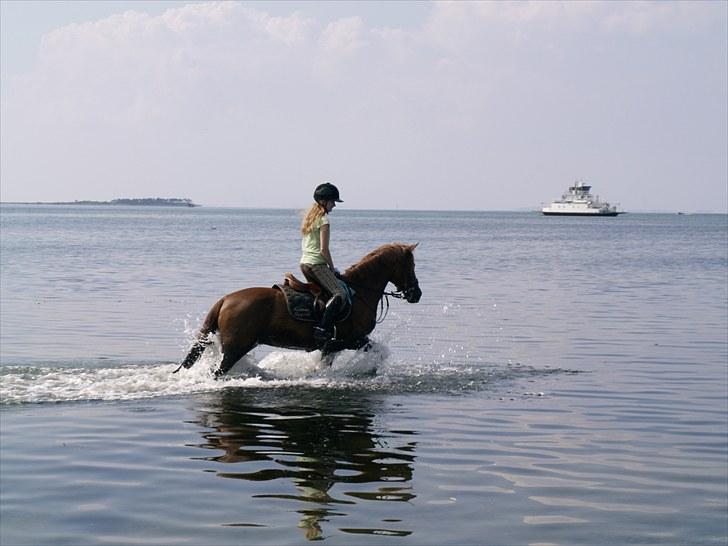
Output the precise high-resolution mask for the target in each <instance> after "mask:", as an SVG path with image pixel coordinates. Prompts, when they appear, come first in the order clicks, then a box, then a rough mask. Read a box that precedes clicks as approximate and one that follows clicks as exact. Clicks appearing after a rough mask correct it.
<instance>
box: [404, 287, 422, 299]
mask: <svg viewBox="0 0 728 546" xmlns="http://www.w3.org/2000/svg"><path fill="white" fill-rule="evenodd" d="M421 297H422V290H420V285H419V284H415V285H414V286H411V287H410V288H408V289H407V290H405V292H404V299H405V300H406V301H407V302H408V303H417V302H418V301H420V298H421Z"/></svg>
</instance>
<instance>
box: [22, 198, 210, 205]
mask: <svg viewBox="0 0 728 546" xmlns="http://www.w3.org/2000/svg"><path fill="white" fill-rule="evenodd" d="M20 204H22V205H126V206H133V207H138V206H152V207H199V206H200V205H198V204H196V203H193V202H192V199H188V198H180V197H142V198H128V197H125V198H121V199H112V200H111V201H57V202H54V203H43V202H36V203H20Z"/></svg>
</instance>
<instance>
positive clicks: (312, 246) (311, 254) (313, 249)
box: [301, 214, 329, 265]
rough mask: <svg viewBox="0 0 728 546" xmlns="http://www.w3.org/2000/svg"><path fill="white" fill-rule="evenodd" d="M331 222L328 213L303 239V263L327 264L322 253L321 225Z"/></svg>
mask: <svg viewBox="0 0 728 546" xmlns="http://www.w3.org/2000/svg"><path fill="white" fill-rule="evenodd" d="M328 223H329V217H328V215H326V214H324V215H323V216H322V217H321V218H320V219H319V221H318V222H316V225H315V226H314V228H313V229H312V230H311V231H309V232H308V233H307V234H306V235H304V236H303V238H302V239H301V263H302V264H308V265H318V264H325V263H326V260H324V257H323V256H322V255H321V226H323V225H324V224H328Z"/></svg>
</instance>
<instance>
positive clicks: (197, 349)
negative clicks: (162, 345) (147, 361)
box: [172, 339, 212, 373]
mask: <svg viewBox="0 0 728 546" xmlns="http://www.w3.org/2000/svg"><path fill="white" fill-rule="evenodd" d="M211 343H212V342H211V341H208V340H206V339H200V340H197V341H195V343H194V345H192V348H191V349H190V352H189V353H187V356H186V357H185V359H184V360H183V361H182V364H180V365H179V367H178V368H177V369H176V370H175V371H173V372H172V373H177V372H178V371H180V370H181V369H182V368H185V369H188V368H191V367H192V366H193V364H194V363H195V362H197V361H198V360H199V359H200V357H201V356H202V353H204V352H205V349H207V347H208V346H209V345H210V344H211Z"/></svg>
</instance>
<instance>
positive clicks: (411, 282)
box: [351, 273, 420, 324]
mask: <svg viewBox="0 0 728 546" xmlns="http://www.w3.org/2000/svg"><path fill="white" fill-rule="evenodd" d="M351 286H353V287H354V288H356V289H357V290H364V291H368V292H376V290H372V289H371V288H368V287H365V286H357V285H351ZM419 289H420V283H419V281H418V280H417V277H415V275H414V273H412V278H411V279H408V281H407V283H406V284H405V287H404V288H402V289H400V288H397V290H392V291H389V292H387V291H385V292H382V296H381V297H380V298H379V311H377V309H376V308H377V306H376V305H375V306H374V307H371V306H370V305H369V304H368V303H367V302H366V301H364V300H361V301H362V303H363V304H364V305H366V306H367V307H369V309H371V310H372V311H374V312H375V314H377V315H378V316H377V318H376V319H375V324H381V323H382V322H384V319H385V318H387V315H388V314H389V297H390V296H391V297H393V298H396V299H400V300H405V301H410V300H411V299H413V298H414V295H415V292H416V291H417V290H419Z"/></svg>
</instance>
